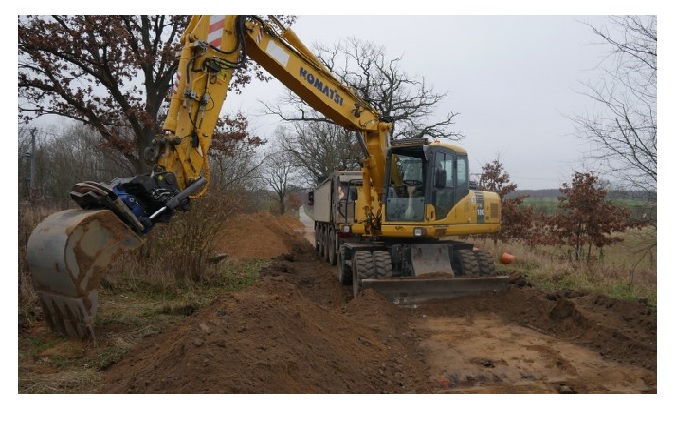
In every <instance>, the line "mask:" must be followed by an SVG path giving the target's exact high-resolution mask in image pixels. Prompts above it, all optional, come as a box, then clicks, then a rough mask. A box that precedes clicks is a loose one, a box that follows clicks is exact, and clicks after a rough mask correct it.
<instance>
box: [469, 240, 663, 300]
mask: <svg viewBox="0 0 674 423" xmlns="http://www.w3.org/2000/svg"><path fill="white" fill-rule="evenodd" d="M617 235H619V236H621V237H623V238H624V239H625V241H624V242H622V243H617V244H614V245H610V246H606V247H604V248H603V249H602V250H601V251H595V253H594V256H593V259H592V260H591V261H590V262H587V261H575V260H573V259H572V258H571V257H572V256H573V254H572V252H571V250H570V249H569V248H568V247H551V246H535V247H533V248H532V247H528V246H526V245H523V244H521V243H506V244H498V245H496V246H495V247H494V244H493V243H492V242H491V241H482V240H480V241H477V242H476V245H477V246H478V247H480V248H484V249H486V250H489V251H492V253H493V254H494V256H495V257H496V258H497V259H498V258H500V257H501V255H502V254H503V253H504V252H508V253H509V254H512V255H514V256H515V257H516V259H515V262H514V263H513V264H510V265H500V264H499V266H498V267H499V269H500V270H503V271H517V272H521V273H522V274H524V275H526V277H527V279H528V280H529V281H530V282H531V283H533V284H535V285H537V286H540V287H543V288H549V289H579V290H587V291H593V292H600V293H603V294H606V295H609V296H611V297H614V298H620V299H635V298H646V299H647V300H648V303H649V304H650V306H651V307H652V309H654V310H656V309H657V248H656V244H655V242H656V236H657V234H656V231H655V229H654V228H645V229H641V230H636V229H635V230H630V231H628V232H626V233H622V234H617Z"/></svg>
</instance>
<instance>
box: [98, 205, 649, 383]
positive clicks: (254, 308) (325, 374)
mask: <svg viewBox="0 0 674 423" xmlns="http://www.w3.org/2000/svg"><path fill="white" fill-rule="evenodd" d="M229 227H230V230H229V233H228V235H227V238H226V239H224V240H223V243H222V249H223V251H224V252H226V253H227V254H228V255H229V256H231V257H276V258H275V259H274V260H273V262H272V264H271V265H270V266H269V267H268V268H266V269H265V270H263V271H262V272H261V274H260V277H259V281H258V283H257V284H255V285H254V286H252V287H250V288H249V289H247V290H244V291H240V292H234V293H228V294H226V295H223V296H222V297H221V298H220V299H219V300H218V301H216V302H214V303H213V304H212V305H210V306H209V307H207V308H203V309H201V310H198V311H197V312H195V313H194V314H193V315H192V316H190V317H189V318H188V319H187V320H186V321H185V323H184V324H181V325H179V326H177V327H175V328H174V329H173V330H171V331H169V332H165V333H163V334H160V335H156V336H151V337H148V338H146V339H145V340H144V341H143V343H142V344H140V345H138V346H137V347H136V348H134V350H133V351H132V352H131V353H129V354H128V355H127V356H125V357H124V358H123V359H122V360H121V361H120V362H119V363H117V364H114V365H112V366H111V367H110V368H109V369H108V370H107V371H106V374H105V378H104V387H103V389H102V392H103V393H423V394H430V393H656V392H657V336H656V335H657V324H656V318H655V316H653V315H651V314H649V312H648V309H647V306H646V305H645V304H643V303H641V302H639V301H633V302H623V301H617V300H613V299H610V298H607V297H605V296H602V295H597V294H591V293H583V292H570V291H560V292H544V291H542V290H540V289H538V288H536V287H534V286H532V285H531V284H530V283H528V282H526V281H523V280H521V279H518V280H514V281H513V283H512V284H511V285H510V287H509V289H508V290H507V291H505V292H502V293H499V294H496V295H494V294H489V295H483V296H477V297H470V298H460V299H453V300H449V301H447V302H446V303H443V304H434V305H423V306H418V307H416V308H402V307H399V306H396V305H393V304H391V303H389V302H388V301H386V300H385V299H384V298H383V297H381V296H380V295H378V294H377V293H376V292H373V291H369V290H366V291H365V292H363V293H362V294H361V295H360V296H359V297H358V298H355V299H353V298H351V297H352V295H351V294H350V287H345V286H341V285H340V284H339V282H338V279H337V274H336V270H335V268H334V267H333V266H330V265H329V264H328V263H326V262H325V261H324V260H323V259H319V258H317V256H316V254H315V250H314V248H313V246H312V245H311V243H310V242H309V241H308V240H307V238H310V237H311V235H310V229H311V228H310V229H309V232H307V233H305V232H304V230H303V226H302V224H301V223H299V222H298V221H297V220H295V219H292V218H288V217H283V218H281V219H278V218H274V217H273V216H271V215H270V214H268V213H261V214H257V215H254V216H245V217H242V218H241V219H240V220H238V221H237V222H234V223H233V224H231V225H229ZM534 282H535V281H534Z"/></svg>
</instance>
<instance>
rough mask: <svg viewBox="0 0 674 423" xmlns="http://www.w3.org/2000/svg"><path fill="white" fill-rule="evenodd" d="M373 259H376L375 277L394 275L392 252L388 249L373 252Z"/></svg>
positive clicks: (381, 277)
mask: <svg viewBox="0 0 674 423" xmlns="http://www.w3.org/2000/svg"><path fill="white" fill-rule="evenodd" d="M372 259H373V261H374V275H375V278H377V279H383V278H390V277H391V276H392V275H393V265H392V264H391V254H389V252H388V251H375V252H373V253H372Z"/></svg>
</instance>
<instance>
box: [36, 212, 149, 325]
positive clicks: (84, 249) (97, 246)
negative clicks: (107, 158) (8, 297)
mask: <svg viewBox="0 0 674 423" xmlns="http://www.w3.org/2000/svg"><path fill="white" fill-rule="evenodd" d="M142 243H143V241H142V239H141V238H140V237H139V236H138V235H136V233H135V232H134V231H133V230H131V229H130V228H129V227H128V226H127V225H126V224H125V223H123V222H122V221H121V220H120V219H119V218H118V217H117V216H116V215H115V213H113V212H112V211H110V210H66V211H61V212H57V213H54V214H52V215H51V216H49V217H47V218H46V219H45V220H44V221H42V222H41V223H40V224H39V225H38V226H37V227H36V228H35V230H33V232H32V233H31V235H30V238H28V244H27V261H28V268H29V269H30V272H31V279H32V283H33V288H34V289H35V292H36V294H37V296H38V297H39V299H40V303H41V305H42V309H43V311H44V315H45V319H46V321H47V324H48V325H49V328H50V329H51V330H53V331H55V332H59V333H62V334H65V335H68V336H73V337H80V338H87V337H92V338H93V336H94V330H93V323H94V318H95V317H96V311H97V308H98V287H99V283H100V280H101V278H102V276H103V272H104V271H105V268H106V267H107V266H108V264H109V263H110V261H111V260H112V259H113V258H114V256H116V255H117V253H119V252H121V251H127V250H132V249H134V248H137V247H139V246H140V245H141V244H142Z"/></svg>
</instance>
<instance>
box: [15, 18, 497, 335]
mask: <svg viewBox="0 0 674 423" xmlns="http://www.w3.org/2000/svg"><path fill="white" fill-rule="evenodd" d="M181 43H182V50H181V54H180V61H179V66H178V70H177V74H176V77H175V81H176V85H175V87H174V91H173V94H172V97H171V100H170V106H169V111H168V115H167V118H166V120H165V122H164V124H163V130H162V131H161V133H160V134H159V135H158V136H157V137H156V138H155V139H154V140H153V142H152V145H151V146H150V147H149V148H148V149H147V150H146V151H145V152H144V158H145V160H146V161H147V162H148V163H149V164H151V165H152V166H153V167H152V171H151V172H150V173H149V174H145V175H138V176H135V177H131V178H119V179H115V180H113V181H111V182H109V183H98V182H91V181H87V182H82V183H78V184H76V185H75V186H74V187H73V189H72V191H71V193H70V195H71V198H72V199H73V200H74V201H75V202H76V203H77V204H78V205H79V206H80V208H81V209H72V210H66V211H61V212H57V213H55V214H53V215H51V216H49V217H47V218H46V219H45V220H44V221H42V222H41V223H40V224H39V225H38V226H37V227H36V228H35V230H34V231H33V232H32V234H31V236H30V238H29V240H28V245H27V259H28V266H29V269H30V272H31V275H32V281H33V286H34V288H35V291H36V293H37V295H38V297H39V299H40V302H41V305H42V308H43V310H44V314H45V318H46V321H47V323H48V325H49V327H50V328H51V329H52V330H54V331H56V332H60V333H63V334H66V335H70V336H75V337H82V338H85V337H93V335H94V318H95V316H96V311H97V308H98V286H99V281H100V279H101V277H102V272H104V270H105V269H106V267H107V266H108V264H109V263H110V261H111V260H112V259H113V257H115V256H116V255H117V254H118V253H120V252H122V251H128V250H132V249H134V248H136V247H138V246H140V245H141V244H142V243H143V237H144V236H145V234H147V233H148V232H149V231H150V230H152V228H153V227H154V225H155V224H157V223H165V222H167V221H168V220H169V219H170V218H171V216H172V215H174V214H175V213H176V212H185V211H188V210H189V209H190V207H191V200H192V199H196V198H199V197H201V196H203V195H204V194H205V193H206V190H207V188H208V182H209V166H208V151H209V147H210V144H211V138H212V135H213V130H214V128H215V126H216V121H217V119H218V115H219V113H220V111H221V108H222V105H223V103H224V101H225V99H226V96H227V91H228V88H229V83H230V80H231V78H232V75H233V74H234V72H236V71H237V69H239V68H241V67H242V66H244V64H245V63H246V60H249V59H252V60H254V61H256V62H257V63H258V64H259V65H261V66H262V67H263V68H264V69H266V70H267V71H268V72H269V73H270V74H271V75H273V76H274V77H276V78H277V79H278V80H279V81H281V82H282V83H283V84H284V85H285V86H286V87H288V88H289V89H290V90H292V91H293V92H294V93H296V94H297V95H298V96H299V97H300V98H301V99H302V100H304V101H305V102H306V103H307V104H308V105H309V106H311V107H313V108H314V109H315V110H317V111H319V112H321V113H322V114H323V115H325V116H326V117H327V118H329V119H331V120H332V121H333V122H334V123H336V124H338V125H341V126H342V127H344V128H346V129H349V130H353V131H356V133H357V134H359V140H360V143H361V147H362V149H363V153H364V158H363V160H362V168H361V171H360V172H358V173H357V175H358V177H357V178H350V179H348V182H347V183H346V184H345V185H344V187H343V188H345V189H346V190H347V194H348V193H352V194H351V195H350V197H349V196H348V195H347V197H348V198H347V199H346V200H345V202H343V203H339V201H338V202H337V206H344V207H346V208H347V209H348V208H349V207H351V209H352V210H354V211H353V213H352V214H351V216H350V217H349V218H348V219H346V218H345V219H343V220H342V221H340V220H339V219H331V222H326V223H325V224H320V225H319V224H318V223H317V229H320V231H318V232H317V233H319V237H318V239H317V245H319V244H320V245H321V246H325V245H326V244H327V243H330V245H328V247H331V251H335V250H336V251H337V252H338V253H337V254H338V255H339V260H338V261H339V263H338V264H339V269H340V270H339V271H340V279H341V280H342V281H343V282H345V283H353V284H354V293H355V294H356V295H357V294H358V291H359V290H361V289H364V288H366V287H371V288H374V289H379V290H381V291H382V292H385V293H388V294H390V296H391V297H392V298H395V299H396V301H397V300H399V299H400V298H403V297H404V298H407V299H410V298H412V299H413V298H419V297H423V294H424V293H426V294H428V293H431V296H433V297H442V296H443V295H444V296H448V297H451V296H454V295H455V294H456V293H457V292H459V291H472V290H499V289H502V287H503V286H504V283H505V282H504V280H503V278H502V277H498V276H496V275H495V272H494V262H493V259H491V257H490V256H489V255H488V254H487V253H485V252H478V251H474V248H473V246H472V245H471V244H468V243H464V242H458V241H453V240H449V239H447V237H451V236H458V235H471V234H480V233H490V232H495V231H498V230H499V228H500V223H501V219H500V209H499V207H500V199H499V197H498V195H497V194H495V193H491V192H481V191H476V190H473V189H471V188H473V187H471V186H469V181H468V161H467V155H466V152H465V150H463V149H461V148H460V147H456V146H450V145H444V144H441V143H439V142H435V141H434V142H431V141H428V140H422V139H405V140H391V139H390V132H391V127H392V125H391V123H390V122H388V121H386V120H385V119H383V118H382V117H381V116H380V114H379V113H378V112H377V111H376V110H375V109H374V108H373V107H372V106H371V105H369V104H368V103H367V102H366V101H364V100H363V99H362V98H359V97H358V96H357V95H356V94H355V91H354V90H352V89H351V88H350V87H348V86H346V85H345V84H343V83H341V82H340V81H339V80H338V79H337V78H336V77H335V76H334V75H333V74H332V73H331V72H330V71H329V70H328V69H327V68H326V67H325V66H324V65H322V64H321V62H320V61H319V60H318V58H317V57H315V56H314V55H313V54H312V53H311V52H310V51H309V49H308V48H306V46H304V45H303V44H302V42H301V41H300V40H299V38H298V37H297V36H296V35H295V33H294V32H293V31H292V30H290V29H288V28H284V27H283V25H282V24H281V23H280V22H279V21H278V20H277V19H275V18H274V17H270V18H269V20H263V19H261V18H259V17H255V16H201V15H200V16H193V17H192V18H191V20H190V23H189V25H188V27H187V29H186V31H185V33H184V34H183V35H182V37H181ZM338 185H339V186H338ZM332 188H334V189H335V192H337V191H336V190H337V189H338V188H339V189H341V188H342V186H341V185H340V184H339V183H337V184H335V185H334V186H333V187H332ZM332 188H331V189H332ZM406 193H408V194H409V196H408V197H407V198H405V194H406ZM399 196H400V197H399ZM340 201H341V200H340ZM318 226H320V228H319V227H318ZM329 249H330V248H329ZM326 251H327V250H326ZM457 287H458V288H457ZM392 292H393V293H394V294H391V293H392ZM396 292H397V293H396Z"/></svg>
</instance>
